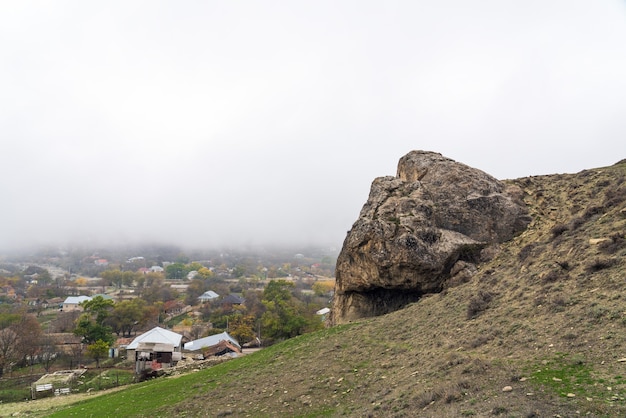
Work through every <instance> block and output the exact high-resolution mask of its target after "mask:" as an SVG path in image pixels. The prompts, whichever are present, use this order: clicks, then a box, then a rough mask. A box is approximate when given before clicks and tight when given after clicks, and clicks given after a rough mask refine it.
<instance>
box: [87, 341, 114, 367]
mask: <svg viewBox="0 0 626 418" xmlns="http://www.w3.org/2000/svg"><path fill="white" fill-rule="evenodd" d="M110 347H111V344H110V343H109V342H107V341H103V340H96V341H94V342H93V343H91V344H89V345H88V346H87V355H88V356H89V357H91V358H92V359H94V360H95V361H96V367H98V368H99V367H100V359H101V358H105V357H106V356H107V353H108V352H109V348H110Z"/></svg>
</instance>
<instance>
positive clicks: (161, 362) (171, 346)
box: [126, 327, 183, 374]
mask: <svg viewBox="0 0 626 418" xmlns="http://www.w3.org/2000/svg"><path fill="white" fill-rule="evenodd" d="M182 338H183V336H182V335H180V334H178V333H176V332H173V331H170V330H167V329H165V328H161V327H154V328H152V329H151V330H150V331H147V332H145V333H143V334H141V335H139V336H137V337H136V338H135V339H134V340H133V341H132V342H131V343H130V344H128V346H127V347H126V350H127V351H126V353H127V357H128V358H134V359H135V372H136V373H138V374H139V373H141V372H142V371H144V370H148V369H152V370H159V369H163V368H168V367H172V366H174V365H176V363H177V362H178V361H180V360H181V358H182V354H181V348H182V347H181V341H182Z"/></svg>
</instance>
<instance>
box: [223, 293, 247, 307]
mask: <svg viewBox="0 0 626 418" xmlns="http://www.w3.org/2000/svg"><path fill="white" fill-rule="evenodd" d="M245 301H246V300H245V299H244V298H242V297H241V296H237V295H233V294H232V293H231V294H230V295H228V296H226V297H224V299H222V305H231V306H232V305H241V304H243V303H244V302H245Z"/></svg>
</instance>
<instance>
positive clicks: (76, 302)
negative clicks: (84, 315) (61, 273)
mask: <svg viewBox="0 0 626 418" xmlns="http://www.w3.org/2000/svg"><path fill="white" fill-rule="evenodd" d="M91 299H92V298H91V297H89V296H68V297H67V298H66V299H65V300H64V301H63V305H62V306H61V310H62V311H63V312H72V311H82V310H83V307H82V306H80V304H81V303H83V302H86V301H88V300H91Z"/></svg>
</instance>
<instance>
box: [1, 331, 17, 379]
mask: <svg viewBox="0 0 626 418" xmlns="http://www.w3.org/2000/svg"><path fill="white" fill-rule="evenodd" d="M18 341H19V335H18V334H17V332H15V331H14V329H13V327H12V326H8V327H6V328H3V329H0V376H2V375H4V373H5V372H6V371H9V370H10V368H11V367H12V366H13V365H14V364H15V362H16V361H17V360H19V358H20V355H19V350H18V349H17V343H18Z"/></svg>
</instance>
